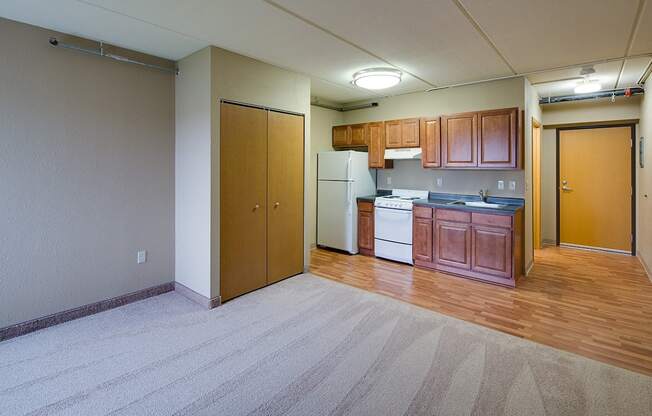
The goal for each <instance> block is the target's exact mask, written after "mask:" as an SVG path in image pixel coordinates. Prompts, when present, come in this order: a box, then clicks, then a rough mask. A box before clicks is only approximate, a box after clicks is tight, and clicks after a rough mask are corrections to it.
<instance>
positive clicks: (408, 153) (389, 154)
mask: <svg viewBox="0 0 652 416" xmlns="http://www.w3.org/2000/svg"><path fill="white" fill-rule="evenodd" d="M385 159H392V160H397V159H421V148H420V147H410V148H405V149H385Z"/></svg>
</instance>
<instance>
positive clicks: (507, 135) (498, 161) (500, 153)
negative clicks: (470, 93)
mask: <svg viewBox="0 0 652 416" xmlns="http://www.w3.org/2000/svg"><path fill="white" fill-rule="evenodd" d="M517 115H518V109H517V108H506V109H502V110H492V111H481V112H480V113H478V123H479V127H478V166H479V167H487V168H515V167H516V150H517V149H516V147H517V127H516V125H517V123H516V120H517V118H516V117H517Z"/></svg>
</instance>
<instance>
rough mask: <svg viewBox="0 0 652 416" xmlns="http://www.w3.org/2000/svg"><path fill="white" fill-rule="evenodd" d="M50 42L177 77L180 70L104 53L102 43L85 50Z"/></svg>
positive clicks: (57, 41) (79, 47)
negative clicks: (97, 47)
mask: <svg viewBox="0 0 652 416" xmlns="http://www.w3.org/2000/svg"><path fill="white" fill-rule="evenodd" d="M48 42H49V43H50V45H52V46H53V47H55V48H65V49H70V50H73V51H77V52H83V53H87V54H90V55H95V56H101V57H103V58H109V59H113V60H116V61H119V62H125V63H129V64H135V65H140V66H144V67H146V68H151V69H156V70H157V71H163V72H168V73H171V74H175V75H177V74H178V73H179V70H178V69H177V68H175V69H171V68H166V67H163V66H159V65H154V64H148V63H145V62H141V61H136V60H135V59H131V58H127V57H126V56H120V55H115V54H112V53H107V52H105V51H104V44H103V43H102V42H100V48H99V49H91V48H84V47H82V46H77V45H73V44H70V43H63V42H59V40H58V39H57V38H50V39H49V40H48Z"/></svg>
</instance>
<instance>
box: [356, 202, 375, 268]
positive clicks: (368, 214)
mask: <svg viewBox="0 0 652 416" xmlns="http://www.w3.org/2000/svg"><path fill="white" fill-rule="evenodd" d="M358 250H359V251H360V253H361V254H365V255H371V256H372V255H373V254H374V213H373V207H372V209H371V210H369V211H362V210H358Z"/></svg>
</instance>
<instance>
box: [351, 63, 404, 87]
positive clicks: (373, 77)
mask: <svg viewBox="0 0 652 416" xmlns="http://www.w3.org/2000/svg"><path fill="white" fill-rule="evenodd" d="M401 75H403V74H402V73H401V71H399V70H398V69H394V68H370V69H363V70H362V71H358V72H356V73H355V74H353V85H355V86H357V87H360V88H364V89H367V90H382V89H385V88H389V87H393V86H394V85H396V84H398V83H399V82H401Z"/></svg>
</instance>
